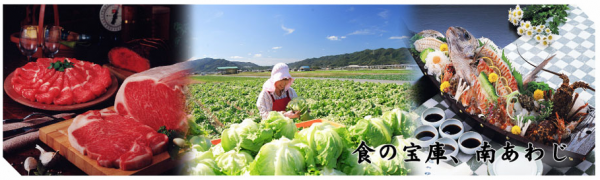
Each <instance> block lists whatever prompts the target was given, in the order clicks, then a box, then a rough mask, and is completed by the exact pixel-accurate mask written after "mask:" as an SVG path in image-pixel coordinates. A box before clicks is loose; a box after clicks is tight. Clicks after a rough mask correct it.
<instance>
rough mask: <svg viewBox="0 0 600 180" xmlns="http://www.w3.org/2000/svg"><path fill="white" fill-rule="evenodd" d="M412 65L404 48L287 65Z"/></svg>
mask: <svg viewBox="0 0 600 180" xmlns="http://www.w3.org/2000/svg"><path fill="white" fill-rule="evenodd" d="M410 63H414V61H413V60H412V57H411V56H410V53H409V52H408V50H407V49H406V48H399V49H394V48H388V49H384V48H380V49H375V50H371V49H366V50H363V51H358V52H353V53H346V54H340V55H331V56H323V57H318V58H309V59H305V60H302V61H298V62H294V63H290V64H288V66H290V68H298V67H300V66H311V67H312V68H319V67H320V68H324V67H330V68H335V67H342V66H348V65H363V66H364V65H391V64H410Z"/></svg>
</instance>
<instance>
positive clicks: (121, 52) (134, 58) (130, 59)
mask: <svg viewBox="0 0 600 180" xmlns="http://www.w3.org/2000/svg"><path fill="white" fill-rule="evenodd" d="M108 60H109V62H110V64H112V65H114V66H115V67H118V68H121V69H127V70H130V71H133V72H142V71H145V70H148V69H150V61H148V59H146V58H143V57H142V56H140V55H138V54H137V53H135V52H133V51H132V50H130V49H127V48H124V47H116V48H113V49H111V50H110V52H108Z"/></svg>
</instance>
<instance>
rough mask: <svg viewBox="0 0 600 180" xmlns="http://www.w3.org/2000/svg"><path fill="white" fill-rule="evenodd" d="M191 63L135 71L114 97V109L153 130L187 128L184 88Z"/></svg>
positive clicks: (185, 129)
mask: <svg viewBox="0 0 600 180" xmlns="http://www.w3.org/2000/svg"><path fill="white" fill-rule="evenodd" d="M192 67H193V66H192V65H191V63H188V62H183V63H178V64H174V65H170V66H161V67H156V68H152V69H149V70H147V71H144V72H141V73H137V74H133V75H131V76H130V77H128V78H127V79H125V81H124V82H123V84H122V85H121V87H120V88H119V91H117V95H116V97H115V106H114V107H115V109H116V110H117V112H118V113H119V114H121V115H128V116H131V117H133V118H134V119H136V120H138V121H139V122H141V123H144V124H146V125H148V126H150V127H152V128H153V129H154V130H158V129H159V128H160V127H161V126H166V128H167V129H169V130H180V131H183V132H185V131H187V119H186V113H185V96H184V94H183V91H182V87H183V85H185V83H186V82H185V80H187V78H188V75H189V72H190V68H192Z"/></svg>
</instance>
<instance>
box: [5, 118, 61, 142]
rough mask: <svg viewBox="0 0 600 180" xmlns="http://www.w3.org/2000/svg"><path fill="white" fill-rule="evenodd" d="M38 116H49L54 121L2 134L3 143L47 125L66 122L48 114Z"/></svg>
mask: <svg viewBox="0 0 600 180" xmlns="http://www.w3.org/2000/svg"><path fill="white" fill-rule="evenodd" d="M33 114H34V113H32V114H30V115H28V116H26V117H30V116H31V115H33ZM36 115H43V116H47V117H50V118H52V120H48V121H46V122H43V123H39V124H35V125H31V126H26V127H22V128H18V129H13V130H8V131H3V132H2V135H3V139H2V141H6V140H8V139H12V138H14V137H17V136H20V135H23V134H27V133H30V132H35V131H37V130H39V129H40V128H41V127H44V126H47V125H50V124H54V123H57V122H61V121H64V120H65V118H57V117H54V116H50V115H47V114H42V113H38V114H36ZM24 119H25V118H24Z"/></svg>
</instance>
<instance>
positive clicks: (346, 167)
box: [337, 148, 384, 175]
mask: <svg viewBox="0 0 600 180" xmlns="http://www.w3.org/2000/svg"><path fill="white" fill-rule="evenodd" d="M354 150H355V149H352V148H346V149H345V150H344V151H343V152H342V156H341V157H340V160H339V163H338V167H337V169H338V170H340V171H342V172H343V173H345V174H347V175H384V172H383V170H381V168H380V167H379V166H378V165H376V164H373V163H368V162H362V163H360V164H359V163H358V152H357V153H355V154H352V152H354ZM369 155H370V156H371V158H370V159H373V153H370V154H369Z"/></svg>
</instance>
